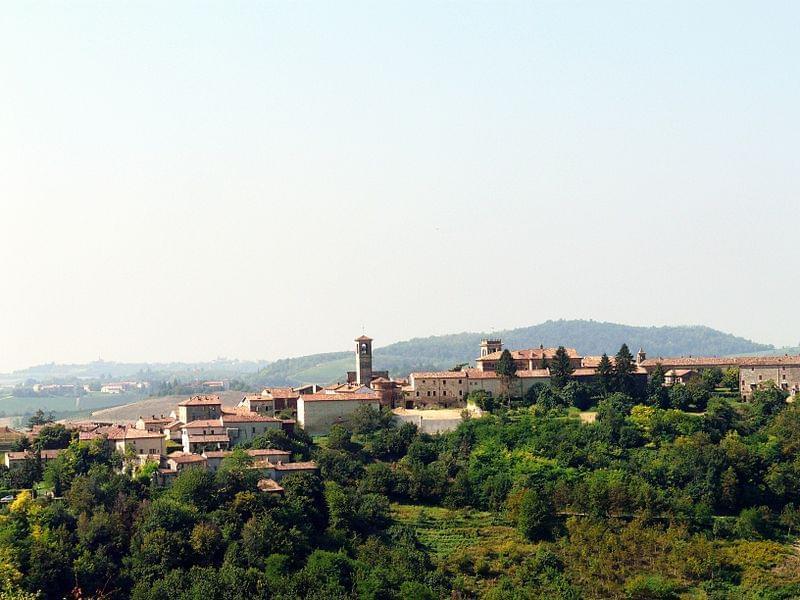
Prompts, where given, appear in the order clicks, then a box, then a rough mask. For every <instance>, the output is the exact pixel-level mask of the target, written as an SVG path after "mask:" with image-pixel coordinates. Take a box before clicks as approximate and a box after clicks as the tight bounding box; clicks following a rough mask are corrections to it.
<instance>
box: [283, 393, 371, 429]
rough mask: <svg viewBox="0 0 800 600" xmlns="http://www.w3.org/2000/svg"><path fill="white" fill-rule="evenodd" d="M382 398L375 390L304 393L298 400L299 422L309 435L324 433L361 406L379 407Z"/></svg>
mask: <svg viewBox="0 0 800 600" xmlns="http://www.w3.org/2000/svg"><path fill="white" fill-rule="evenodd" d="M380 400H381V397H380V394H378V393H377V392H373V391H370V392H362V393H355V392H336V391H332V390H329V391H325V392H321V393H317V394H303V395H301V396H300V398H298V400H297V423H298V425H300V426H301V427H302V428H303V429H304V430H305V432H306V433H307V434H309V435H323V434H326V433H328V432H329V431H330V429H331V427H332V426H333V425H335V424H336V423H341V422H342V421H344V420H345V419H346V418H347V417H348V416H349V415H350V414H352V413H353V411H355V410H356V409H358V408H359V407H361V406H365V405H366V406H372V407H373V408H376V409H377V408H379V407H380V405H381V402H380Z"/></svg>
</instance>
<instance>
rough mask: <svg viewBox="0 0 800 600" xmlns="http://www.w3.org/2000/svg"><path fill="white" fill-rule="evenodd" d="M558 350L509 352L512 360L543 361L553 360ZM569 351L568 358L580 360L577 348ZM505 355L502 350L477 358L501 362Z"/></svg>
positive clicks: (544, 349) (568, 349)
mask: <svg viewBox="0 0 800 600" xmlns="http://www.w3.org/2000/svg"><path fill="white" fill-rule="evenodd" d="M556 350H558V348H527V349H525V350H509V352H511V358H513V359H514V360H530V359H533V360H541V359H542V357H544V358H548V359H549V358H552V357H553V356H554V355H555V353H556ZM565 350H566V351H567V356H569V357H570V358H580V356H581V355H580V354H578V351H577V350H575V348H565ZM502 354H503V351H502V350H498V351H497V352H492V353H491V354H487V355H486V356H483V357H481V358H477V359H476V360H478V361H484V360H500V356H501V355H502Z"/></svg>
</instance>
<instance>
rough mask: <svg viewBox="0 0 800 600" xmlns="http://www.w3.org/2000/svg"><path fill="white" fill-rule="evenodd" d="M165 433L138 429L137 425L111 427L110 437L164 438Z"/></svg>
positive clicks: (125, 438)
mask: <svg viewBox="0 0 800 600" xmlns="http://www.w3.org/2000/svg"><path fill="white" fill-rule="evenodd" d="M163 437H164V434H163V433H158V432H157V431H147V430H146V429H136V428H135V427H117V428H109V431H108V439H110V440H142V439H146V438H153V439H155V438H163Z"/></svg>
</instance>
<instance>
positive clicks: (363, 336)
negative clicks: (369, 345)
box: [353, 335, 372, 342]
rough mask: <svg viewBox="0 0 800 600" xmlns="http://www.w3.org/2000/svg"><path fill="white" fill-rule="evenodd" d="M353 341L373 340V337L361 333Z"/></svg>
mask: <svg viewBox="0 0 800 600" xmlns="http://www.w3.org/2000/svg"><path fill="white" fill-rule="evenodd" d="M353 341H354V342H371V341H372V338H371V337H369V336H366V335H360V336H358V337H357V338H356V339H355V340H353Z"/></svg>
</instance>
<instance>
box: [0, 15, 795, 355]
mask: <svg viewBox="0 0 800 600" xmlns="http://www.w3.org/2000/svg"><path fill="white" fill-rule="evenodd" d="M799 27H800V5H798V3H797V2H794V1H787V2H756V1H754V2H748V3H742V2H731V1H730V0H724V1H719V2H702V3H699V2H695V1H691V2H675V1H669V2H667V1H665V2H618V3H614V2H596V1H594V0H592V1H587V2H519V3H506V2H497V3H495V2H479V3H464V2H447V3H431V2H427V1H425V2H419V3H410V2H363V3H342V2H335V3H334V2H318V3H282V2H274V3H270V2H255V1H253V2H232V1H229V0H226V1H224V2H213V3H202V2H196V1H192V2H161V1H159V2H121V1H120V2H97V3H88V2H72V1H71V2H63V1H62V2H31V1H25V0H16V1H13V0H9V1H6V2H2V4H0V209H1V210H0V216H1V217H2V229H1V230H0V276H1V277H2V279H0V281H1V282H2V283H1V284H0V285H1V286H2V290H1V291H0V370H9V369H13V368H19V367H24V366H27V365H30V364H34V363H40V362H47V361H57V362H71V361H88V360H93V359H96V358H97V357H98V355H101V356H102V357H103V358H104V359H106V360H124V361H128V360H151V361H156V360H199V359H213V358H215V357H218V356H228V357H239V358H278V357H282V356H288V355H297V354H306V353H311V352H317V351H328V350H342V349H349V348H350V345H351V340H352V339H353V338H354V337H355V336H356V335H359V334H360V333H361V330H362V325H363V326H364V327H365V330H366V332H367V333H368V334H370V335H372V336H373V337H374V338H376V345H383V344H386V343H390V342H392V341H396V340H400V339H406V338H409V337H413V336H424V335H429V334H439V333H450V332H456V331H464V330H489V329H492V328H496V329H500V328H506V327H515V326H522V325H530V324H534V323H538V322H541V321H543V320H546V319H550V318H553V319H557V318H562V317H563V318H593V319H598V320H610V321H617V322H624V323H631V324H641V325H662V324H705V325H709V326H712V327H717V328H720V329H723V330H726V331H730V332H733V333H736V334H739V335H744V336H748V337H751V338H753V339H756V340H758V341H763V342H770V343H775V344H796V343H797V342H798V340H800V311H798V309H797V306H798V297H800V284H799V283H798V275H797V259H798V257H800V244H798V229H799V228H800V194H799V193H798V192H800V158H798V157H799V156H800V148H798V141H799V140H800V116H799V114H800V110H799V108H800V67H799V66H798V65H800V61H799V60H798V58H799V57H800V36H798V35H797V32H798V28H799Z"/></svg>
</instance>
